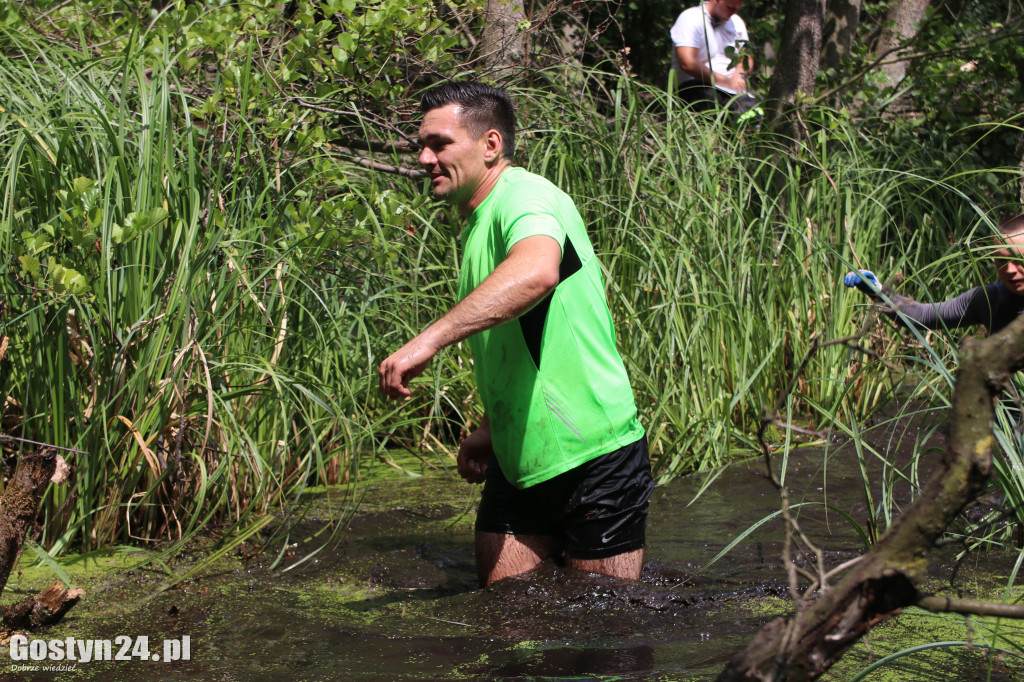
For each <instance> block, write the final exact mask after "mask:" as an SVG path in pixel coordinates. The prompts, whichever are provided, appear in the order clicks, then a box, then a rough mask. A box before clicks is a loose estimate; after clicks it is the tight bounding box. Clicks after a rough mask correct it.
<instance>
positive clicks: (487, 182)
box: [458, 157, 512, 218]
mask: <svg viewBox="0 0 1024 682" xmlns="http://www.w3.org/2000/svg"><path fill="white" fill-rule="evenodd" d="M511 167H512V164H511V163H509V162H508V161H507V160H506V159H505V158H504V157H503V158H501V159H500V160H499V161H498V162H497V163H496V164H494V165H493V166H491V167H490V168H488V169H487V173H486V174H485V175H484V178H483V180H482V181H481V182H480V184H479V185H478V186H477V188H476V191H475V192H473V196H471V197H470V198H469V199H468V200H467V201H466V203H464V204H459V206H458V209H459V213H460V214H461V215H462V217H463V218H467V217H469V216H470V215H471V214H472V213H473V211H475V210H476V207H477V206H479V205H480V204H482V203H484V199H486V198H487V197H488V196H489V195H490V194H491V191H492V190H493V189H494V186H495V185H497V184H498V178H499V177H501V174H502V173H503V172H504V171H505V169H506V168H511Z"/></svg>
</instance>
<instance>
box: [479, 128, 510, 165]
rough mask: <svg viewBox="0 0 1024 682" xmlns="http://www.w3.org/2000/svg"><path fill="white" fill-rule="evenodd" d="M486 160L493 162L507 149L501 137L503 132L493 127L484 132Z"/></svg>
mask: <svg viewBox="0 0 1024 682" xmlns="http://www.w3.org/2000/svg"><path fill="white" fill-rule="evenodd" d="M484 145H485V146H484V161H486V162H487V163H493V162H495V161H497V160H499V159H500V158H501V155H502V152H503V150H504V149H505V143H504V141H503V140H502V139H501V133H499V132H498V131H497V130H495V129H494V128H491V129H490V130H488V131H487V132H486V133H484Z"/></svg>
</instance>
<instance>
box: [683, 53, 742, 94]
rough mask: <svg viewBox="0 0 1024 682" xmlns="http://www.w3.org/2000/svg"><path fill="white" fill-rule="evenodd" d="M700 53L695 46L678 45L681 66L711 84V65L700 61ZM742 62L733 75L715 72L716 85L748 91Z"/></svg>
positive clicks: (699, 79)
mask: <svg viewBox="0 0 1024 682" xmlns="http://www.w3.org/2000/svg"><path fill="white" fill-rule="evenodd" d="M698 54H699V53H698V50H697V48H695V47H686V46H684V45H680V46H679V47H677V48H676V57H678V59H679V68H681V69H682V70H683V71H685V72H686V73H688V74H689V75H691V76H693V77H694V78H695V79H697V80H698V81H700V82H701V83H704V84H705V85H711V76H712V72H711V67H710V66H709V65H708V64H707V63H706V62H702V61H700V59H699V58H698ZM741 64H742V61H741V62H740V64H737V65H736V68H735V69H733V73H732V75H731V76H727V75H726V74H724V73H717V72H716V73H715V74H714V80H715V85H716V86H718V87H722V88H728V89H729V90H735V91H736V92H746V90H747V81H746V77H745V74H746V72H745V71H743V70H742V66H741Z"/></svg>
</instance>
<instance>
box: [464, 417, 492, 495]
mask: <svg viewBox="0 0 1024 682" xmlns="http://www.w3.org/2000/svg"><path fill="white" fill-rule="evenodd" d="M493 456H494V447H493V446H492V445H491V425H490V424H489V423H487V422H486V421H485V422H484V423H483V424H482V425H481V426H480V427H478V428H477V429H476V430H474V431H473V433H471V434H469V435H468V436H466V438H465V440H463V441H462V442H461V443H459V459H458V465H459V476H462V477H463V478H464V479H466V481H467V482H469V483H483V482H484V478H485V477H486V474H487V463H488V462H489V461H490V460H491V457H493Z"/></svg>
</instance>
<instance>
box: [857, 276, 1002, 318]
mask: <svg viewBox="0 0 1024 682" xmlns="http://www.w3.org/2000/svg"><path fill="white" fill-rule="evenodd" d="M843 284H845V285H846V286H848V287H853V288H856V289H857V290H858V291H861V292H863V293H865V294H867V295H868V296H869V297H870V298H871V300H872V301H874V302H876V303H883V302H884V301H883V298H882V297H883V296H884V297H885V298H886V299H888V300H889V301H891V303H892V307H888V306H886V307H884V308H883V309H882V312H883V313H885V314H886V315H888V316H889V317H891V318H893V320H895V321H896V322H898V323H901V324H905V322H904V320H902V319H901V318H900V317H899V315H897V314H896V312H897V311H899V312H900V313H902V314H903V315H904V316H906V317H908V318H910V319H911V320H913V321H914V322H916V323H917V324H919V325H921V326H922V327H924V328H926V329H957V328H960V327H970V326H971V325H975V324H985V325H989V324H991V319H992V304H993V302H994V301H993V296H994V292H992V291H989V290H988V287H974V288H973V289H970V290H968V291H965V292H964V293H962V294H960V295H959V296H956V297H955V298H951V299H949V300H948V301H942V302H941V303H919V302H917V301H915V300H914V299H912V298H910V297H909V296H901V295H900V294H896V293H893V292H892V291H891V290H890V289H889V288H888V287H883V286H882V285H881V284H880V283H879V281H878V278H877V277H876V276H875V273H873V272H871V271H870V270H860V271H859V272H850V273H847V274H846V276H845V277H844V278H843Z"/></svg>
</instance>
